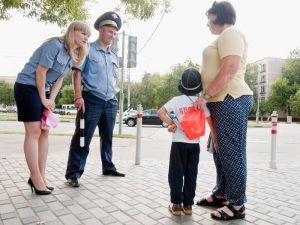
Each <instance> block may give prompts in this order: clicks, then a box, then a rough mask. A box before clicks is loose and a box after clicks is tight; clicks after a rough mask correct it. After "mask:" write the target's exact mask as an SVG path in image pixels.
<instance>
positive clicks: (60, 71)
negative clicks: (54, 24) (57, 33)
mask: <svg viewBox="0 0 300 225" xmlns="http://www.w3.org/2000/svg"><path fill="white" fill-rule="evenodd" d="M70 63H71V57H70V55H69V53H68V52H67V48H66V45H65V43H64V42H62V41H60V40H59V39H58V38H54V39H51V40H49V41H46V42H45V43H43V44H42V45H41V46H40V47H39V48H38V49H37V50H35V52H34V53H33V55H32V56H31V57H30V59H29V62H28V63H26V64H25V66H24V68H23V70H22V71H21V72H20V73H19V74H18V77H17V80H16V82H17V83H21V84H27V85H32V86H37V85H36V70H37V67H38V65H41V66H43V67H47V68H49V70H48V71H47V73H46V84H45V88H46V91H50V88H51V86H52V85H53V84H54V83H55V81H56V80H57V79H58V78H59V77H61V76H66V75H67V73H68V70H69V68H70Z"/></svg>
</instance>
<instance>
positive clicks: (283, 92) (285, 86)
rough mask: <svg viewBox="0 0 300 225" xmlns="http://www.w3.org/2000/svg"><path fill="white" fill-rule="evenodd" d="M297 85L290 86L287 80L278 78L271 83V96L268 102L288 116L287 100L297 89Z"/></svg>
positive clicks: (288, 104) (289, 111)
mask: <svg viewBox="0 0 300 225" xmlns="http://www.w3.org/2000/svg"><path fill="white" fill-rule="evenodd" d="M299 87H300V86H299V85H298V84H290V83H289V81H288V80H287V78H280V79H277V80H275V81H274V82H273V84H272V86H271V94H270V96H269V98H268V100H269V101H270V102H271V103H272V104H273V105H274V106H276V107H277V109H278V110H282V111H284V112H287V114H288V115H290V113H291V110H290V103H289V99H290V97H291V96H292V95H294V94H295V93H296V92H297V90H298V89H299Z"/></svg>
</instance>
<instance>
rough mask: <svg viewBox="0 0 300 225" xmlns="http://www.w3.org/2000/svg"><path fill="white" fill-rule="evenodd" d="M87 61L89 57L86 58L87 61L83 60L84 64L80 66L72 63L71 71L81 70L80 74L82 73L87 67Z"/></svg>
mask: <svg viewBox="0 0 300 225" xmlns="http://www.w3.org/2000/svg"><path fill="white" fill-rule="evenodd" d="M86 61H87V57H85V59H84V60H83V63H82V64H81V65H79V66H77V65H74V64H73V62H72V66H71V69H72V70H79V71H80V72H82V71H83V70H84V67H85V65H86Z"/></svg>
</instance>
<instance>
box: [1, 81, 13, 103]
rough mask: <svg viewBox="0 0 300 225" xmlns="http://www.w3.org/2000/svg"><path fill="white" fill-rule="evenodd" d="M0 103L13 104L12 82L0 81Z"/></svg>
mask: <svg viewBox="0 0 300 225" xmlns="http://www.w3.org/2000/svg"><path fill="white" fill-rule="evenodd" d="M0 104H4V105H15V104H16V103H15V99H14V87H13V84H10V83H7V82H5V81H4V80H1V81H0Z"/></svg>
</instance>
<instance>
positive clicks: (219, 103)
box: [197, 1, 253, 220]
mask: <svg viewBox="0 0 300 225" xmlns="http://www.w3.org/2000/svg"><path fill="white" fill-rule="evenodd" d="M206 14H207V17H208V24H207V25H208V27H209V29H210V31H211V33H212V34H215V35H218V37H217V39H216V40H215V41H214V42H213V43H212V44H210V45H209V46H208V47H207V48H205V49H204V51H203V63H202V73H201V74H202V82H203V85H204V89H203V92H202V95H201V97H199V98H198V101H197V105H198V107H201V105H202V104H204V103H207V106H208V108H209V110H210V112H211V116H212V119H213V121H214V124H215V129H216V134H217V143H218V149H217V151H216V152H215V153H214V162H215V165H216V171H217V181H216V186H215V187H214V189H213V191H212V195H211V196H209V197H207V198H204V199H201V200H199V201H198V202H197V205H205V206H216V207H222V206H223V207H222V208H220V209H218V210H217V211H214V212H213V213H211V216H212V218H214V219H219V220H229V219H241V218H244V217H245V207H244V203H245V202H246V195H245V192H246V176H247V165H246V134H247V120H248V115H249V113H250V111H251V108H252V105H253V96H252V95H253V92H252V91H251V89H250V88H249V87H248V85H247V84H246V82H245V80H244V75H245V70H246V57H247V42H246V39H245V37H244V35H243V34H242V33H241V32H240V31H239V30H238V29H236V28H235V27H234V24H235V20H236V13H235V10H234V8H233V6H232V5H231V3H229V2H226V1H221V2H214V3H213V5H212V6H211V8H210V9H209V10H208V11H207V13H206ZM225 203H227V204H226V206H225Z"/></svg>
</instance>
